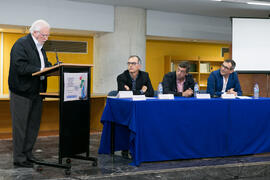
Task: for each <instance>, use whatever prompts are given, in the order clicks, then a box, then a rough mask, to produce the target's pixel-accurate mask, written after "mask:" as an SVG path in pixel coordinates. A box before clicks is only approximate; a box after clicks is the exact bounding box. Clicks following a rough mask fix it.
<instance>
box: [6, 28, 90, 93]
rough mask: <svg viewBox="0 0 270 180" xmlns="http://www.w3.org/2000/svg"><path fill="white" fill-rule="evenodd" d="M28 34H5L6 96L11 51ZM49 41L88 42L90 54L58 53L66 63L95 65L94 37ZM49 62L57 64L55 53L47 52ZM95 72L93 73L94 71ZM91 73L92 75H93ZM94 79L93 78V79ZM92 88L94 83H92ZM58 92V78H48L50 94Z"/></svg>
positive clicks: (56, 38)
mask: <svg viewBox="0 0 270 180" xmlns="http://www.w3.org/2000/svg"><path fill="white" fill-rule="evenodd" d="M25 35H26V34H16V33H4V42H3V44H4V46H3V47H4V58H3V59H4V84H3V86H4V94H8V71H9V61H10V50H11V48H12V46H13V44H14V43H15V41H16V40H17V39H19V38H20V37H22V36H25ZM49 40H69V41H87V42H88V53H86V54H79V53H60V52H59V53H58V57H59V60H60V61H62V62H64V63H75V64H93V38H92V37H73V36H50V37H49ZM47 56H48V59H49V61H50V62H51V63H52V64H54V63H55V62H56V58H55V53H54V52H47ZM92 72H93V71H92ZM92 72H91V75H93V73H92ZM92 79H93V78H92ZM91 87H92V81H91ZM57 91H58V79H57V77H50V78H48V92H57Z"/></svg>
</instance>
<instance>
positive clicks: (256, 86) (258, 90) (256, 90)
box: [253, 83, 260, 99]
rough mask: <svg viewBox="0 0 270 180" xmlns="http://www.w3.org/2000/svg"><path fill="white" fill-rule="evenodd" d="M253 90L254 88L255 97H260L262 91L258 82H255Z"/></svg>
mask: <svg viewBox="0 0 270 180" xmlns="http://www.w3.org/2000/svg"><path fill="white" fill-rule="evenodd" d="M253 90H254V98H255V99H258V98H259V93H260V89H259V85H258V83H255V85H254V88H253Z"/></svg>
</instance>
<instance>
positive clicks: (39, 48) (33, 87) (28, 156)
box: [8, 20, 52, 168]
mask: <svg viewBox="0 0 270 180" xmlns="http://www.w3.org/2000/svg"><path fill="white" fill-rule="evenodd" d="M49 35H50V25H49V24H48V23H47V22H46V21H44V20H37V21H35V22H34V23H33V24H32V26H31V28H30V34H28V35H26V36H24V37H22V38H20V39H18V40H17V41H16V42H15V44H14V45H13V47H12V49H11V53H10V69H9V77H8V85H9V90H10V111H11V117H12V134H13V164H14V166H16V167H26V168H31V167H33V162H34V161H35V160H36V158H35V157H34V156H33V154H32V150H33V147H34V145H35V142H36V139H37V136H38V131H39V127H40V121H41V112H42V97H41V96H39V93H40V92H45V91H46V88H47V81H46V78H45V77H33V76H32V73H34V72H37V71H40V70H42V69H44V68H46V67H50V66H52V65H51V63H50V62H49V61H48V59H47V56H46V53H45V50H44V49H43V45H44V43H45V42H46V41H47V40H48V37H49Z"/></svg>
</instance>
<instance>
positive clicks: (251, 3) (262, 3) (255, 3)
mask: <svg viewBox="0 0 270 180" xmlns="http://www.w3.org/2000/svg"><path fill="white" fill-rule="evenodd" d="M247 4H250V5H259V6H270V3H269V2H258V1H251V2H247Z"/></svg>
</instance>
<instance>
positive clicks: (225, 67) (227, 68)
mask: <svg viewBox="0 0 270 180" xmlns="http://www.w3.org/2000/svg"><path fill="white" fill-rule="evenodd" d="M221 66H222V67H223V68H224V69H226V70H231V68H229V67H227V66H225V65H224V64H222V65H221Z"/></svg>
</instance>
